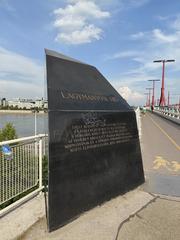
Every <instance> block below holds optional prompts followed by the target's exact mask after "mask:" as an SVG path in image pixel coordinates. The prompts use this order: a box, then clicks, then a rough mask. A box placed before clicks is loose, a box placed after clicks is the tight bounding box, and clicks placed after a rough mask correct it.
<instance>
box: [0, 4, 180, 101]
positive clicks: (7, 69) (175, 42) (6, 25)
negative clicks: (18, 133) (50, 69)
mask: <svg viewBox="0 0 180 240" xmlns="http://www.w3.org/2000/svg"><path fill="white" fill-rule="evenodd" d="M172 3H173V4H172ZM0 32H1V34H0V98H1V97H7V98H16V97H27V98H35V97H41V96H43V93H44V89H43V88H44V72H45V56H44V48H49V49H52V50H55V51H58V52H61V53H63V54H65V55H69V56H71V57H74V58H76V59H79V60H81V61H84V62H87V63H89V64H92V65H95V66H96V67H97V68H98V69H99V70H100V71H101V72H102V73H103V74H104V76H105V77H106V78H107V79H108V80H109V81H110V82H111V84H112V85H113V86H114V87H115V88H116V89H117V90H118V91H119V92H120V93H121V94H122V96H123V97H124V98H125V99H126V100H127V101H128V102H129V103H130V104H144V103H145V95H144V93H145V92H146V91H147V90H146V89H145V88H146V87H151V84H150V82H148V81H147V80H148V79H161V70H162V64H160V63H158V64H157V63H156V64H155V63H153V60H156V59H175V60H176V62H175V63H168V64H167V65H166V76H165V77H166V78H165V88H166V92H167V91H168V90H169V91H170V94H171V102H177V101H178V95H177V94H180V71H179V70H180V67H179V66H180V41H179V39H180V1H179V0H173V1H169V0H31V1H24V0H0ZM159 94H160V83H157V88H156V98H158V97H159Z"/></svg>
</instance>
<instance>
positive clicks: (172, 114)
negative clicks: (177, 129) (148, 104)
mask: <svg viewBox="0 0 180 240" xmlns="http://www.w3.org/2000/svg"><path fill="white" fill-rule="evenodd" d="M154 112H156V113H158V114H160V115H162V116H163V117H165V118H167V119H170V120H172V121H173V122H176V123H178V124H180V109H177V108H168V107H155V109H154Z"/></svg>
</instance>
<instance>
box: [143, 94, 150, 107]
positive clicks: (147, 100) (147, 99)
mask: <svg viewBox="0 0 180 240" xmlns="http://www.w3.org/2000/svg"><path fill="white" fill-rule="evenodd" d="M144 95H146V96H147V97H146V107H148V102H149V98H148V96H149V93H144Z"/></svg>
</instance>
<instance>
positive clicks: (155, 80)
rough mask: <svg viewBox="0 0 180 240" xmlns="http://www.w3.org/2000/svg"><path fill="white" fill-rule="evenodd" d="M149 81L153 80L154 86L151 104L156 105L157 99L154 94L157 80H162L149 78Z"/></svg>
mask: <svg viewBox="0 0 180 240" xmlns="http://www.w3.org/2000/svg"><path fill="white" fill-rule="evenodd" d="M148 81H151V82H153V87H152V90H153V93H152V103H151V105H152V106H153V107H154V105H155V100H154V96H155V82H157V81H160V80H159V79H152V80H148Z"/></svg>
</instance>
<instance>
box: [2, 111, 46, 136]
mask: <svg viewBox="0 0 180 240" xmlns="http://www.w3.org/2000/svg"><path fill="white" fill-rule="evenodd" d="M36 116H37V118H36V119H37V120H36V123H37V134H39V133H47V114H37V115H36ZM8 122H10V123H12V124H13V126H14V127H15V128H16V132H17V135H18V137H28V136H33V135H34V134H35V114H34V113H32V114H31V113H27V114H26V113H23V114H22V113H0V128H2V127H4V126H5V125H6V123H8Z"/></svg>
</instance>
